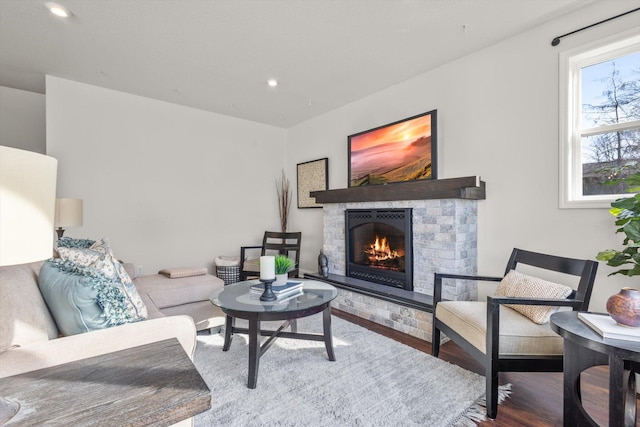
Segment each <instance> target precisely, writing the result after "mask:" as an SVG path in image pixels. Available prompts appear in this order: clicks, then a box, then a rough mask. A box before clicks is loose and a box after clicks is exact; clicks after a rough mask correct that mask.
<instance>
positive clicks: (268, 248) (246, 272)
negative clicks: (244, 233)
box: [240, 231, 302, 281]
mask: <svg viewBox="0 0 640 427" xmlns="http://www.w3.org/2000/svg"><path fill="white" fill-rule="evenodd" d="M301 240H302V233H300V232H293V233H280V232H276V231H265V233H264V237H263V238H262V245H260V246H242V247H240V281H243V280H247V279H249V278H255V277H258V276H259V275H260V264H259V261H260V256H264V255H286V256H288V257H289V258H291V260H292V261H293V269H291V270H290V271H289V277H298V275H299V273H300V241H301ZM249 251H253V252H254V253H255V254H257V253H258V251H259V253H260V255H259V256H258V255H255V254H254V256H253V257H252V258H250V259H247V258H248V256H249V255H248V252H249Z"/></svg>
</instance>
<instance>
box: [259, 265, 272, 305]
mask: <svg viewBox="0 0 640 427" xmlns="http://www.w3.org/2000/svg"><path fill="white" fill-rule="evenodd" d="M275 280H276V267H275V257H272V256H261V257H260V281H261V282H262V283H264V292H263V293H262V295H261V296H260V301H275V300H276V296H275V294H274V293H273V290H272V289H271V284H272V283H273V282H275Z"/></svg>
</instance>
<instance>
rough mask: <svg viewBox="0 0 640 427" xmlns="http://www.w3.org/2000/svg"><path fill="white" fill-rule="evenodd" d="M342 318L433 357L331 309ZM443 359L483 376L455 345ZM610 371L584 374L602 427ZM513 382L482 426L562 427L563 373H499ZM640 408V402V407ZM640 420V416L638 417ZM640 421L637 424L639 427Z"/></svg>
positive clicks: (408, 340)
mask: <svg viewBox="0 0 640 427" xmlns="http://www.w3.org/2000/svg"><path fill="white" fill-rule="evenodd" d="M332 313H333V314H334V315H336V316H338V317H340V318H342V319H345V320H348V321H350V322H353V323H356V324H358V325H360V326H363V327H365V328H367V329H369V330H372V331H374V332H377V333H379V334H381V335H384V336H387V337H389V338H392V339H395V340H396V341H399V342H402V343H404V344H406V345H409V346H411V347H413V348H415V349H418V350H420V351H424V352H425V353H428V354H431V343H429V342H425V341H422V340H420V339H418V338H415V337H412V336H410V335H407V334H403V333H401V332H398V331H395V330H393V329H389V328H387V327H384V326H382V325H379V324H377V323H374V322H371V321H368V320H365V319H362V318H360V317H357V316H354V315H352V314H349V313H346V312H343V311H340V310H336V309H332ZM440 358H441V359H443V360H446V361H448V362H451V363H454V364H456V365H458V366H461V367H463V368H465V369H468V370H470V371H474V372H477V373H479V374H482V375H484V373H483V370H482V369H481V366H480V364H478V363H477V362H476V361H475V360H474V359H472V358H471V357H470V356H469V355H468V354H467V353H466V352H465V351H464V350H462V349H461V348H460V347H458V346H457V345H456V344H455V343H453V342H447V343H446V344H443V345H442V346H441V347H440ZM608 373H609V371H608V368H607V367H604V366H598V367H594V368H591V369H589V370H588V371H586V372H585V373H584V374H583V375H582V378H583V379H582V394H583V403H584V406H585V408H586V409H587V412H588V413H589V415H591V417H592V418H593V419H594V420H595V421H596V422H597V423H598V425H600V426H606V425H607V424H608V413H609V408H608V389H609V384H608ZM505 383H511V384H512V389H511V396H510V397H509V398H508V399H507V400H506V401H505V402H504V403H502V404H501V405H500V407H499V409H498V416H497V418H496V419H495V420H487V421H485V422H483V423H481V424H480V426H493V427H498V426H500V427H501V426H504V427H516V426H525V427H526V426H531V427H534V426H535V427H544V426H562V373H545V372H543V373H524V372H506V373H501V374H500V384H505ZM638 405H640V399H639V400H638V402H637V406H638ZM638 418H640V414H638ZM639 425H640V421H636V426H639Z"/></svg>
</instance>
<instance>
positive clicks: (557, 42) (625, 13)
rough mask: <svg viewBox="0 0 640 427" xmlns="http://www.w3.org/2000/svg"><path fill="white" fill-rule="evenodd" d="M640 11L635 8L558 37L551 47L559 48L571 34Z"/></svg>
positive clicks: (639, 8)
mask: <svg viewBox="0 0 640 427" xmlns="http://www.w3.org/2000/svg"><path fill="white" fill-rule="evenodd" d="M639 10H640V7H638V8H635V9H633V10H630V11H628V12H624V13H621V14H620V15H616V16H612V17H611V18H609V19H605V20H604V21H600V22H596V23H595V24H591V25H587V26H586V27H583V28H580V29H579V30H575V31H571V32H570V33H567V34H563V35H561V36H558V37H556V38H554V39H553V40H552V41H551V46H558V45H559V44H560V39H561V38H563V37H566V36H570V35H571V34H575V33H579V32H580V31H583V30H586V29H588V28H591V27H595V26H596V25H600V24H604V23H605V22H609V21H611V20H613V19H617V18H620V17H621V16H624V15H628V14H630V13H633V12H637V11H639Z"/></svg>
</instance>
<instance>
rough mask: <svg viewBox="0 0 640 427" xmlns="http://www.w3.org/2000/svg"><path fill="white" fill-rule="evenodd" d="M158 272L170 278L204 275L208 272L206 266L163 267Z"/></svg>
mask: <svg viewBox="0 0 640 427" xmlns="http://www.w3.org/2000/svg"><path fill="white" fill-rule="evenodd" d="M158 273H159V274H164V275H165V276H167V277H168V278H169V279H179V278H181V277H192V276H202V275H204V274H207V269H206V268H204V267H202V268H200V267H183V268H163V269H162V270H160V271H158Z"/></svg>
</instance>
